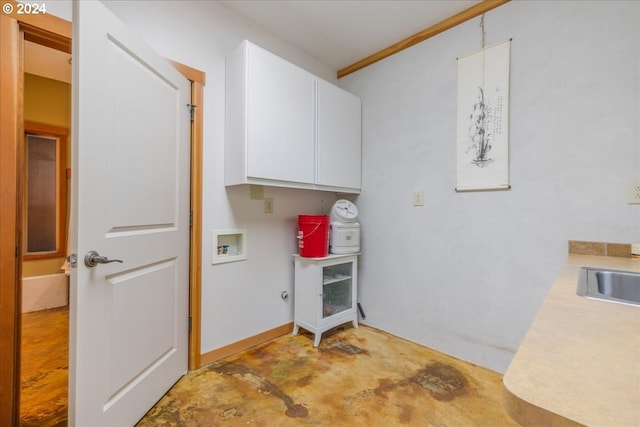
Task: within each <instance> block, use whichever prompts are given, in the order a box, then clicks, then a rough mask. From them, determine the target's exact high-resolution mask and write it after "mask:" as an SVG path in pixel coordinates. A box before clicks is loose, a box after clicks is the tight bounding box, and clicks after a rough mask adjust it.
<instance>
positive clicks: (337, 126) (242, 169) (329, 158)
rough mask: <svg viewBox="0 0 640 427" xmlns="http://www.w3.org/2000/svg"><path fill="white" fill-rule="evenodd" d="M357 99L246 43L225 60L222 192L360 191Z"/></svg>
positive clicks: (358, 104) (359, 142)
mask: <svg viewBox="0 0 640 427" xmlns="http://www.w3.org/2000/svg"><path fill="white" fill-rule="evenodd" d="M360 110H361V108H360V100H359V99H358V98H357V97H355V96H353V95H351V94H349V93H348V92H345V91H344V90H342V89H340V88H338V87H336V86H334V85H332V84H330V83H328V82H326V81H324V80H322V79H319V78H318V77H316V76H314V75H313V74H311V73H309V72H307V71H305V70H303V69H301V68H299V67H297V66H295V65H293V64H291V63H290V62H287V61H285V60H284V59H282V58H279V57H277V56H275V55H274V54H272V53H270V52H268V51H266V50H264V49H262V48H260V47H258V46H256V45H254V44H252V43H250V42H248V41H245V42H243V43H242V45H241V46H240V47H239V48H238V49H236V50H235V51H234V52H233V53H232V54H231V55H230V56H229V57H228V58H227V69H226V135H225V140H226V144H225V185H227V186H229V185H238V184H262V185H274V186H281V187H293V188H310V189H319V190H330V191H340V192H348V193H359V192H360V174H361V170H360V163H361V159H360V146H361V138H360V128H361V120H360Z"/></svg>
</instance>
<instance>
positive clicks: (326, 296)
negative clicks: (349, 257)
mask: <svg viewBox="0 0 640 427" xmlns="http://www.w3.org/2000/svg"><path fill="white" fill-rule="evenodd" d="M352 308H353V262H346V263H344V264H336V265H331V266H327V267H324V268H323V269H322V318H323V319H324V318H326V317H330V316H333V315H336V314H340V313H343V312H345V311H348V310H351V309H352Z"/></svg>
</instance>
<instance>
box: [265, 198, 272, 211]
mask: <svg viewBox="0 0 640 427" xmlns="http://www.w3.org/2000/svg"><path fill="white" fill-rule="evenodd" d="M264 213H266V214H272V213H273V198H272V197H265V198H264Z"/></svg>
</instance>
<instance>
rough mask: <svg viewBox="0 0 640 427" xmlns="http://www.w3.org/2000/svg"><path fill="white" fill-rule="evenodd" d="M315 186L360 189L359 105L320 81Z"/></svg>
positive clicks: (347, 94) (342, 92)
mask: <svg viewBox="0 0 640 427" xmlns="http://www.w3.org/2000/svg"><path fill="white" fill-rule="evenodd" d="M317 85H318V86H317V110H318V111H317V127H318V129H317V132H318V142H317V153H318V156H317V165H316V167H317V181H316V182H317V184H319V185H329V186H335V187H346V188H356V189H360V187H361V146H362V142H361V103H360V99H359V98H358V97H356V96H354V95H352V94H350V93H349V92H347V91H345V90H343V89H341V88H339V87H337V86H334V85H332V84H330V83H328V82H326V81H324V80H318V82H317Z"/></svg>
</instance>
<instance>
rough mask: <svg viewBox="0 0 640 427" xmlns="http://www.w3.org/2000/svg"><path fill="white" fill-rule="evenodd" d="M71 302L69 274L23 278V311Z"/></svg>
mask: <svg viewBox="0 0 640 427" xmlns="http://www.w3.org/2000/svg"><path fill="white" fill-rule="evenodd" d="M68 303H69V276H67V275H66V274H64V273H58V274H47V275H44V276H31V277H23V278H22V312H23V313H27V312H30V311H38V310H46V309H49V308H56V307H63V306H65V305H67V304H68Z"/></svg>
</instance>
